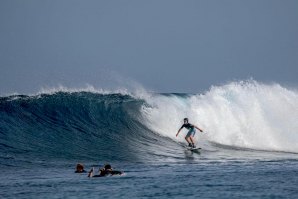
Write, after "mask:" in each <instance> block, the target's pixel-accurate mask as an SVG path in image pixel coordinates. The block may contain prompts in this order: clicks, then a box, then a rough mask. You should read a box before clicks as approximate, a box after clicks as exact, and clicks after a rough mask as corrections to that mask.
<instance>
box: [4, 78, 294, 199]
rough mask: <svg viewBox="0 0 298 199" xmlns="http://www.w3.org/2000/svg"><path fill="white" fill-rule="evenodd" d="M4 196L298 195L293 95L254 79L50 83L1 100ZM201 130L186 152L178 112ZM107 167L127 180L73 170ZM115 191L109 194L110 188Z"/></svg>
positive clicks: (291, 91)
mask: <svg viewBox="0 0 298 199" xmlns="http://www.w3.org/2000/svg"><path fill="white" fill-rule="evenodd" d="M0 117H1V119H0V151H1V152H0V165H1V167H2V171H3V172H2V173H1V174H0V179H1V181H0V190H1V193H0V197H2V198H82V197H83V198H94V197H100V198H101V197H106V198H149V197H156V198H168V197H173V198H195V197H202V198H240V197H241V198H295V197H296V196H297V194H298V189H297V186H295V185H297V182H298V178H297V177H296V176H297V174H298V132H297V129H298V122H297V121H298V91H297V90H295V89H293V88H286V87H284V86H281V85H279V84H277V83H274V84H265V83H261V82H257V81H254V80H248V81H237V82H231V83H227V84H225V85H220V86H212V87H211V88H210V89H209V90H208V91H206V92H203V93H198V94H195V93H192V94H177V93H166V94H165V93H154V92H148V91H146V90H145V89H138V90H136V91H133V92H130V91H128V90H127V89H119V90H117V91H106V90H103V89H95V88H93V87H92V86H89V87H88V88H85V89H69V88H64V87H60V88H56V89H46V90H42V91H41V92H39V93H37V94H34V95H19V94H14V95H7V96H2V97H0ZM185 117H187V118H189V122H190V123H192V124H195V125H197V126H199V127H200V128H202V129H203V130H204V131H203V132H202V133H200V132H197V133H196V136H195V141H196V144H197V145H198V146H200V147H202V150H201V152H200V153H199V154H197V153H192V152H191V151H187V150H185V148H184V145H186V142H185V140H184V136H185V135H186V132H187V131H186V130H183V131H182V132H181V133H180V135H179V136H178V137H176V136H175V135H176V133H177V131H178V129H179V128H180V127H181V125H182V122H183V118H185ZM77 163H82V164H84V166H85V169H86V170H89V169H90V168H91V167H100V166H102V165H103V164H105V163H110V164H112V166H113V167H114V168H116V169H117V170H122V171H124V173H125V175H124V176H117V177H107V178H101V179H96V178H93V179H89V178H88V177H87V174H86V173H84V174H75V173H74V168H75V165H76V164H77ZM108 189H109V190H112V191H107V190H108Z"/></svg>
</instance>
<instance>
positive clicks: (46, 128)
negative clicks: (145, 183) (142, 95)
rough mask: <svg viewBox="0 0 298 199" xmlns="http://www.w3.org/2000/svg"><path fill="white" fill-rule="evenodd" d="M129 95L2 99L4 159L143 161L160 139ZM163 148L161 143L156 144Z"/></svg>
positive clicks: (1, 146) (0, 127)
mask: <svg viewBox="0 0 298 199" xmlns="http://www.w3.org/2000/svg"><path fill="white" fill-rule="evenodd" d="M143 103H144V102H143V101H142V100H137V99H134V98H132V97H131V96H129V95H122V94H96V93H91V92H74V93H68V92H57V93H54V94H43V95H39V96H33V97H30V96H24V95H18V96H10V97H2V98H1V99H0V115H1V121H0V140H1V141H0V149H1V151H2V155H1V156H2V158H13V159H18V158H22V159H27V160H34V159H49V158H54V159H55V158H58V159H59V158H63V159H76V160H80V159H89V160H90V159H94V160H105V161H111V160H113V161H123V160H124V161H125V160H126V161H139V160H141V159H146V156H148V154H154V153H155V152H154V151H156V150H155V149H154V150H153V151H151V152H150V147H144V146H148V145H150V144H151V145H156V142H160V141H159V140H160V137H159V136H157V135H156V134H154V133H152V132H151V131H150V130H149V129H148V128H146V127H145V126H144V125H143V124H142V123H140V122H139V117H140V112H139V110H140V107H141V106H142V104H143ZM157 145H158V144H157Z"/></svg>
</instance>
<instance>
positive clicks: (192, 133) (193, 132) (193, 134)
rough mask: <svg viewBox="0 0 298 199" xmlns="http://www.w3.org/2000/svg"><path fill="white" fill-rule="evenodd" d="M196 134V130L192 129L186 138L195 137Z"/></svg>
mask: <svg viewBox="0 0 298 199" xmlns="http://www.w3.org/2000/svg"><path fill="white" fill-rule="evenodd" d="M195 134H196V130H195V128H192V129H190V130H189V131H188V133H187V135H186V137H190V136H195Z"/></svg>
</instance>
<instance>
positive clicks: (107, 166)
mask: <svg viewBox="0 0 298 199" xmlns="http://www.w3.org/2000/svg"><path fill="white" fill-rule="evenodd" d="M104 168H105V170H108V169H112V167H111V165H110V164H106V165H105V167H104Z"/></svg>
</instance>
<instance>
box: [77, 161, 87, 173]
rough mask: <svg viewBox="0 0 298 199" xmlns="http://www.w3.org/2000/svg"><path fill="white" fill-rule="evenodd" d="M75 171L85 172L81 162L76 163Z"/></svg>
mask: <svg viewBox="0 0 298 199" xmlns="http://www.w3.org/2000/svg"><path fill="white" fill-rule="evenodd" d="M75 172H76V173H83V172H85V170H84V166H83V165H82V164H80V163H78V164H77V166H76V171H75Z"/></svg>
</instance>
